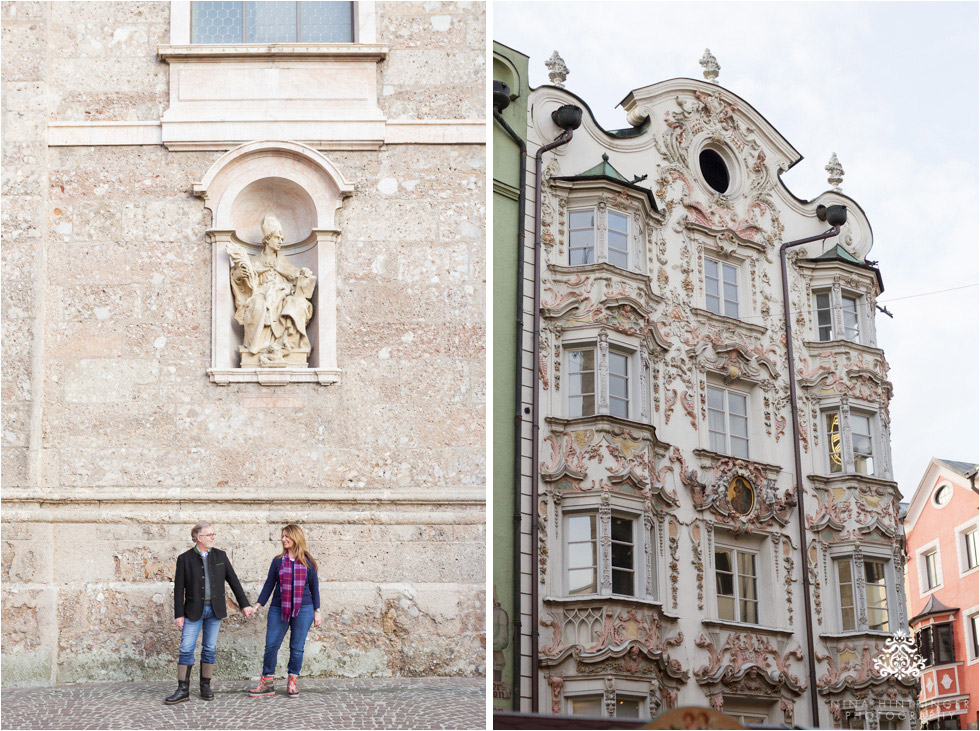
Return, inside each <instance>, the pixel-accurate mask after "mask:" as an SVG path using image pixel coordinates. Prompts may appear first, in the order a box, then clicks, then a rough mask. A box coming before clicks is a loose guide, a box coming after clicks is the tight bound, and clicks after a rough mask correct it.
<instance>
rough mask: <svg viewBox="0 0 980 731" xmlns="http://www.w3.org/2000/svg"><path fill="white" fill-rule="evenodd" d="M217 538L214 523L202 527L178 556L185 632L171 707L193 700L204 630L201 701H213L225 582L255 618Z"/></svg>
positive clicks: (178, 602) (179, 618)
mask: <svg viewBox="0 0 980 731" xmlns="http://www.w3.org/2000/svg"><path fill="white" fill-rule="evenodd" d="M214 539H215V532H214V527H213V526H212V525H211V524H210V523H198V524H197V525H195V526H194V527H193V528H192V529H191V540H193V541H194V547H193V548H192V549H191V550H189V551H186V552H185V553H182V554H180V555H179V556H178V557H177V570H176V572H175V574H174V622H175V623H176V625H177V627H178V628H180V631H181V636H180V658H179V659H178V660H177V690H176V691H175V692H174V694H173V695H171V696H170V697H168V698H167V699H166V700H165V701H164V703H166V704H167V705H173V704H174V703H180V702H181V701H186V700H187V699H188V698H189V697H190V677H191V668H192V667H193V666H194V647H195V646H196V645H197V636H198V634H200V633H201V630H202V629H203V630H204V637H203V638H202V639H201V698H203V699H204V700H206V701H209V700H212V699H213V698H214V693H213V692H212V691H211V671H212V669H213V668H214V651H215V647H216V646H217V643H218V630H219V629H220V628H221V620H222V619H224V618H225V617H226V616H228V611H227V609H225V582H226V581H227V582H228V586H230V587H231V591H232V593H234V595H235V600H236V601H237V602H238V606H239V607H241V609H242V614H244V615H245V616H246V617H251V616H252V613H253V612H254V611H255V610H254V609H253V608H252V606H251V602H250V601H249V600H248V596H247V595H246V594H245V592H244V591H243V590H242V585H241V584H240V583H239V582H238V577H237V576H236V575H235V570H234V569H233V568H232V567H231V561H229V560H228V556H227V554H225V552H224V551H221V550H219V549H217V548H213V546H214Z"/></svg>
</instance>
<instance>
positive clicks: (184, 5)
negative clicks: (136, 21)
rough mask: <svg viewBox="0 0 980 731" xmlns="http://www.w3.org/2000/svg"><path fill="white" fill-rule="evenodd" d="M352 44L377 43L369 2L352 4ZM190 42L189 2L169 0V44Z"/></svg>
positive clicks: (372, 12)
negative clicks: (353, 20)
mask: <svg viewBox="0 0 980 731" xmlns="http://www.w3.org/2000/svg"><path fill="white" fill-rule="evenodd" d="M354 19H355V22H354V43H377V30H376V26H375V16H374V3H373V2H371V1H370V0H355V2H354ZM190 42H191V0H171V3H170V43H171V44H172V45H176V46H182V45H189V44H190Z"/></svg>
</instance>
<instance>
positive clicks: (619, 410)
mask: <svg viewBox="0 0 980 731" xmlns="http://www.w3.org/2000/svg"><path fill="white" fill-rule="evenodd" d="M609 413H610V414H612V415H613V416H618V417H619V418H621V419H628V418H630V405H629V402H628V401H624V400H623V399H620V398H616V397H615V396H613V397H612V398H611V399H610V401H609Z"/></svg>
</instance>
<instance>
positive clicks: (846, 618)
mask: <svg viewBox="0 0 980 731" xmlns="http://www.w3.org/2000/svg"><path fill="white" fill-rule="evenodd" d="M841 625H842V629H843V630H844V631H845V632H849V631H850V630H852V629H854V609H853V608H848V609H841Z"/></svg>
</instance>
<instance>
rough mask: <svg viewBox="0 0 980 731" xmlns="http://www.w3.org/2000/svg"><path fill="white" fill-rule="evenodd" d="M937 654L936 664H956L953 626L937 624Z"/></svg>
mask: <svg viewBox="0 0 980 731" xmlns="http://www.w3.org/2000/svg"><path fill="white" fill-rule="evenodd" d="M935 629H936V639H935V648H934V649H935V652H936V663H937V664H938V663H944V662H955V661H956V658H955V657H954V653H953V626H952V625H951V624H945V623H944V624H937V625H935Z"/></svg>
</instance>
